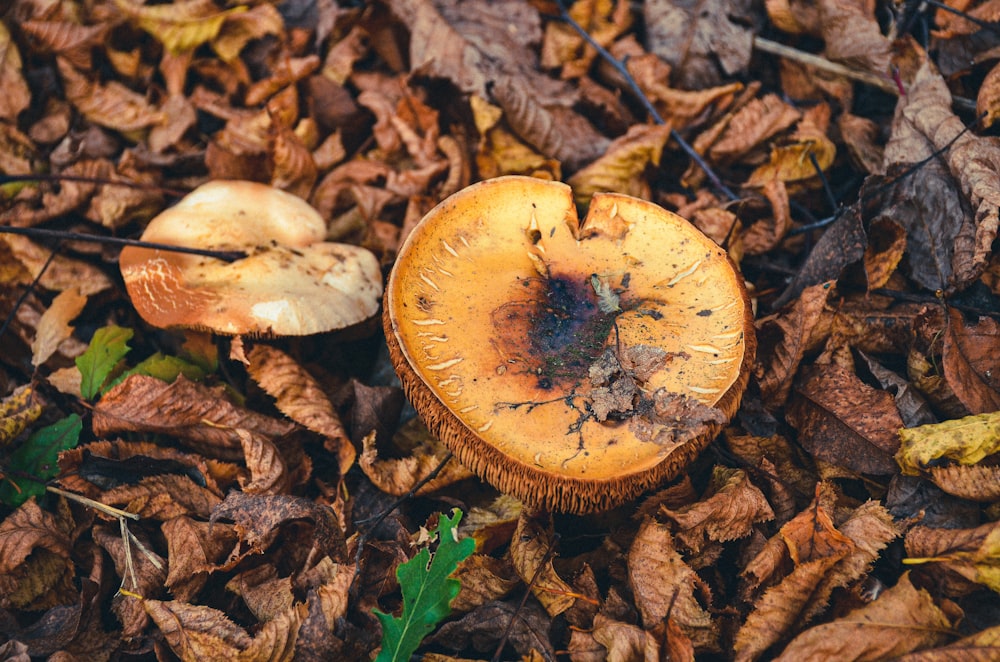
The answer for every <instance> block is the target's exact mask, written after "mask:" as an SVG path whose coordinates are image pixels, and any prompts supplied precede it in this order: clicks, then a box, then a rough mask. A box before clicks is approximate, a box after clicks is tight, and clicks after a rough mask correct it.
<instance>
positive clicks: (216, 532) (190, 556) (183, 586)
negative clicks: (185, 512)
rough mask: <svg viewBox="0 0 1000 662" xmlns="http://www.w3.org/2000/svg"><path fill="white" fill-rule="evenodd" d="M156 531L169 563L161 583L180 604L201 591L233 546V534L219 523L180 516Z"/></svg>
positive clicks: (230, 528) (228, 528)
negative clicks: (162, 539)
mask: <svg viewBox="0 0 1000 662" xmlns="http://www.w3.org/2000/svg"><path fill="white" fill-rule="evenodd" d="M160 530H161V531H162V532H163V537H164V539H165V540H166V543H167V558H168V559H169V560H170V563H169V565H168V569H167V578H166V581H165V584H166V587H167V588H168V589H170V593H171V595H173V596H174V598H175V599H177V600H180V601H189V600H191V599H192V598H194V597H195V596H196V595H197V594H198V592H199V591H201V589H202V588H203V587H204V586H205V583H206V582H207V581H208V576H209V575H210V574H211V573H212V572H214V571H215V569H216V567H215V566H216V564H217V563H220V562H221V561H222V560H223V559H225V557H226V554H227V553H228V552H229V551H230V550H231V549H232V548H233V546H234V545H235V544H236V532H235V531H233V528H232V527H231V526H227V525H225V524H222V523H220V522H215V523H214V524H209V523H208V522H204V521H198V520H195V519H193V518H191V517H187V516H180V517H174V518H172V519H169V520H167V521H165V522H164V523H163V526H162V527H161V529H160Z"/></svg>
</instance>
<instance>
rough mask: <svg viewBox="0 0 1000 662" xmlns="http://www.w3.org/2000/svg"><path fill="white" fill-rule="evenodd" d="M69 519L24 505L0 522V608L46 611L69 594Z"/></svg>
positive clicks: (35, 504)
mask: <svg viewBox="0 0 1000 662" xmlns="http://www.w3.org/2000/svg"><path fill="white" fill-rule="evenodd" d="M72 527H73V523H72V520H71V519H68V518H66V517H65V516H63V517H59V516H57V515H55V514H53V513H50V512H48V511H44V510H42V509H41V508H39V507H38V504H37V503H35V501H34V499H31V500H29V501H26V502H24V503H23V504H22V505H21V506H20V507H19V508H18V509H17V510H15V511H14V512H12V513H11V514H10V515H8V516H7V518H6V519H4V520H3V521H2V522H0V606H2V607H3V608H5V609H9V608H11V607H14V608H17V609H47V608H50V607H53V606H55V605H57V604H66V600H67V596H68V595H69V594H72V593H73V592H74V591H73V585H72V581H73V579H72V574H73V562H72V540H71V539H70V535H69V534H70V531H71V529H72Z"/></svg>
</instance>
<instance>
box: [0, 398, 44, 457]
mask: <svg viewBox="0 0 1000 662" xmlns="http://www.w3.org/2000/svg"><path fill="white" fill-rule="evenodd" d="M43 411H44V407H43V406H42V401H41V399H40V397H39V395H38V393H37V392H36V391H35V389H34V387H33V386H31V385H30V384H24V385H23V386H18V387H17V388H16V389H14V392H13V393H11V394H10V395H8V396H7V397H5V398H4V399H3V400H0V448H3V447H4V446H7V445H8V444H10V442H12V441H14V439H16V438H17V437H18V436H19V435H20V434H21V433H22V432H24V431H25V430H26V429H27V428H28V426H29V425H31V424H32V423H34V422H35V421H37V420H38V417H39V416H41V415H42V412H43Z"/></svg>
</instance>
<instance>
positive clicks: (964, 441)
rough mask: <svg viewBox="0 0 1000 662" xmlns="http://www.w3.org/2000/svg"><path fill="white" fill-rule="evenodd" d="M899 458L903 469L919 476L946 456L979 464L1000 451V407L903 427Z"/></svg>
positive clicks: (963, 462) (950, 458) (905, 472)
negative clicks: (913, 426) (982, 412)
mask: <svg viewBox="0 0 1000 662" xmlns="http://www.w3.org/2000/svg"><path fill="white" fill-rule="evenodd" d="M899 438H900V442H901V443H900V447H899V452H898V453H896V462H898V463H899V466H900V468H901V469H902V471H903V473H904V474H906V475H909V476H918V475H920V473H921V472H922V471H924V470H926V469H927V468H928V467H931V466H933V465H934V464H936V463H938V462H939V461H940V460H942V459H948V460H954V461H956V462H958V463H959V464H976V463H977V462H979V461H980V460H982V459H983V458H984V457H986V456H987V455H993V454H994V453H998V452H1000V411H995V412H993V413H990V414H979V415H977V416H966V417H965V418H959V419H956V420H951V421H945V422H944V423H932V424H930V425H921V426H920V427H918V428H906V429H902V430H900V431H899Z"/></svg>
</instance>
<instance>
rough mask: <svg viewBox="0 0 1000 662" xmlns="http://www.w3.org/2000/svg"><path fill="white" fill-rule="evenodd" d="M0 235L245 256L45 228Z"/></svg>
mask: <svg viewBox="0 0 1000 662" xmlns="http://www.w3.org/2000/svg"><path fill="white" fill-rule="evenodd" d="M0 234H20V235H24V236H26V237H31V238H33V239H59V240H61V241H86V242H90V243H94V244H110V245H112V246H135V247H137V248H152V249H157V250H161V251H172V252H174V253H187V254H189V255H201V256H204V257H214V258H216V259H217V260H222V261H223V262H235V261H236V260H242V259H243V258H245V257H246V256H247V254H246V253H244V252H243V251H213V250H209V249H207V248H190V247H188V246H174V245H172V244H161V243H158V242H152V241H140V240H139V239H126V238H124V237H103V236H101V235H94V234H85V233H83V232H67V231H64V230H47V229H45V228H15V227H9V226H0Z"/></svg>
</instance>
